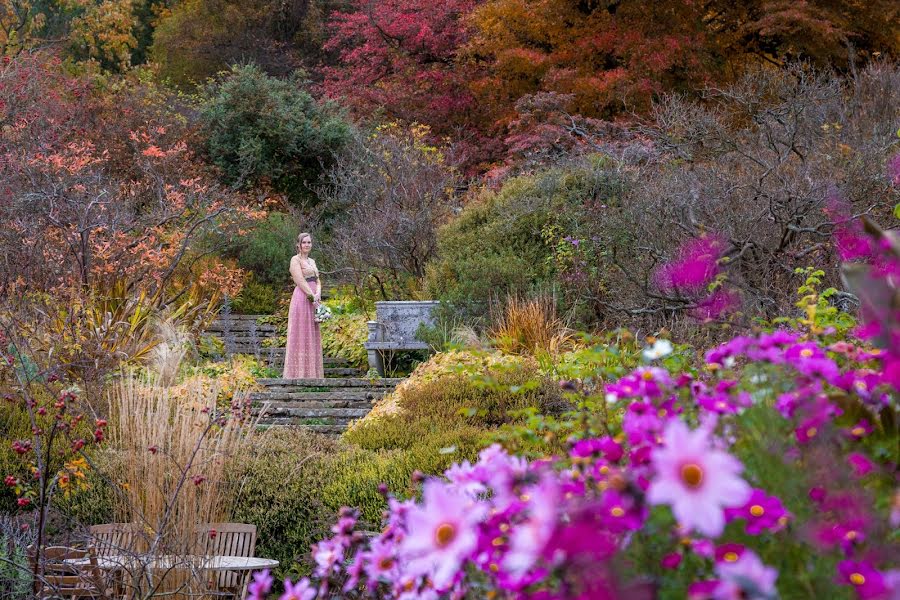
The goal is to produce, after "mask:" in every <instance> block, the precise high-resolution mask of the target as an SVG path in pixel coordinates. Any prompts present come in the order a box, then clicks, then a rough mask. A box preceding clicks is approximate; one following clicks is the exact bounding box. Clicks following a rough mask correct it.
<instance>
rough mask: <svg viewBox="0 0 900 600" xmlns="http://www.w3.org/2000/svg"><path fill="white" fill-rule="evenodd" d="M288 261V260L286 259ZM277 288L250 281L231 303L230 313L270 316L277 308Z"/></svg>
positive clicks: (253, 280)
mask: <svg viewBox="0 0 900 600" xmlns="http://www.w3.org/2000/svg"><path fill="white" fill-rule="evenodd" d="M288 260H290V258H288ZM278 291H279V287H278V286H274V285H269V284H265V283H258V282H257V281H256V280H255V279H250V281H248V282H247V283H245V284H244V287H242V288H241V292H240V294H238V296H237V298H235V299H234V300H232V301H231V312H233V313H235V314H239V315H270V314H272V313H273V312H275V309H276V308H277V307H278Z"/></svg>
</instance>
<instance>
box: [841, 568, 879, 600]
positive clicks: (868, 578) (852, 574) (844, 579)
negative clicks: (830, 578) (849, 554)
mask: <svg viewBox="0 0 900 600" xmlns="http://www.w3.org/2000/svg"><path fill="white" fill-rule="evenodd" d="M837 569H838V581H839V582H841V583H845V584H848V585H852V586H853V589H854V590H856V596H857V597H858V598H861V599H862V600H867V599H869V598H886V597H887V593H888V591H889V588H888V586H887V583H886V582H885V580H884V575H883V574H882V573H881V572H880V571H878V569H876V568H875V567H874V566H873V565H872V564H871V563H870V562H868V561H865V560H861V561H856V560H843V561H841V562H839V563H838V566H837Z"/></svg>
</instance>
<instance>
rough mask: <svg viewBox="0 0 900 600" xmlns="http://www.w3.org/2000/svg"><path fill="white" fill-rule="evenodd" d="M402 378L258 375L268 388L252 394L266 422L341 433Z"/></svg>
mask: <svg viewBox="0 0 900 600" xmlns="http://www.w3.org/2000/svg"><path fill="white" fill-rule="evenodd" d="M401 381H402V379H387V378H380V379H361V378H358V377H326V378H324V379H258V380H257V383H259V384H260V385H261V386H263V387H264V388H265V391H262V392H256V393H253V394H251V395H250V399H251V400H252V401H253V410H254V413H255V414H257V415H259V414H260V413H262V416H261V417H260V420H259V423H260V425H262V426H269V427H271V426H278V425H299V426H302V427H305V428H307V429H311V430H313V431H318V432H321V433H330V434H338V433H341V432H342V431H344V430H345V429H346V428H347V425H349V423H350V421H352V420H354V419H359V418H361V417H364V416H366V415H367V414H369V411H370V410H372V405H373V404H374V403H375V401H377V400H380V399H381V398H382V397H383V396H384V395H385V394H387V393H388V392H391V391H393V389H394V388H395V387H396V386H397V384H398V383H400V382H401Z"/></svg>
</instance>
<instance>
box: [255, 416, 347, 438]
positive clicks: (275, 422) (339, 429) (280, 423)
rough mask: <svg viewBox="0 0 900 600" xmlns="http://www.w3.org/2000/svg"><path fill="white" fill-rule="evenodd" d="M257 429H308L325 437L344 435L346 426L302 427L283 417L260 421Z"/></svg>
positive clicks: (318, 425) (291, 419)
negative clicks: (325, 435)
mask: <svg viewBox="0 0 900 600" xmlns="http://www.w3.org/2000/svg"><path fill="white" fill-rule="evenodd" d="M258 427H259V428H260V429H268V428H270V427H299V428H301V429H308V430H309V431H315V432H316V433H323V434H327V435H340V434H342V433H344V431H346V429H347V425H346V424H341V425H320V424H315V425H302V424H298V423H297V422H296V421H295V420H294V419H293V418H291V417H285V418H277V419H272V420H271V421H266V420H262V421H260V422H259V424H258Z"/></svg>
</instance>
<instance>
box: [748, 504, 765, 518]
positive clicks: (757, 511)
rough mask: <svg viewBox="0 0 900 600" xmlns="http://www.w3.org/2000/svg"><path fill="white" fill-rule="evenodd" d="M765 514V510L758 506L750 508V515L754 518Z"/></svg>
mask: <svg viewBox="0 0 900 600" xmlns="http://www.w3.org/2000/svg"><path fill="white" fill-rule="evenodd" d="M765 513H766V510H765V509H764V508H763V507H762V506H760V505H759V504H754V505H753V506H751V507H750V514H751V515H753V516H754V517H761V516H763V515H764V514H765Z"/></svg>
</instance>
